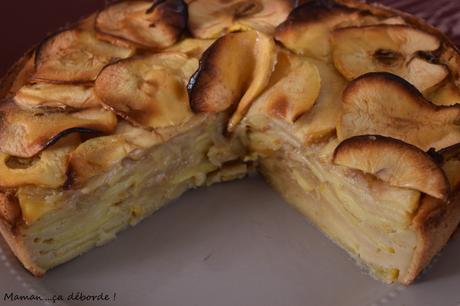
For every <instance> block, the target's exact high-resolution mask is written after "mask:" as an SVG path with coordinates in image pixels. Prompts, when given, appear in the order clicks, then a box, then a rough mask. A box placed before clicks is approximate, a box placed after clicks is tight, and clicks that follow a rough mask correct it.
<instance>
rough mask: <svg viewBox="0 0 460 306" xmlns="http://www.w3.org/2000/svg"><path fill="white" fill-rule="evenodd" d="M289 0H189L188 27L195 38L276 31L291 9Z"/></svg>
mask: <svg viewBox="0 0 460 306" xmlns="http://www.w3.org/2000/svg"><path fill="white" fill-rule="evenodd" d="M293 2H294V1H290V0H230V1H219V0H212V1H209V0H189V1H188V12H189V29H190V32H191V33H192V34H193V36H195V37H199V38H218V37H220V36H222V35H224V34H226V33H228V32H235V31H241V30H243V31H246V30H250V29H252V30H257V31H260V32H264V33H266V34H269V35H270V34H273V32H274V30H275V27H276V26H277V25H279V24H280V23H281V22H283V21H284V20H285V19H286V17H287V16H288V14H289V12H290V11H291V10H292V8H293V7H294V6H293Z"/></svg>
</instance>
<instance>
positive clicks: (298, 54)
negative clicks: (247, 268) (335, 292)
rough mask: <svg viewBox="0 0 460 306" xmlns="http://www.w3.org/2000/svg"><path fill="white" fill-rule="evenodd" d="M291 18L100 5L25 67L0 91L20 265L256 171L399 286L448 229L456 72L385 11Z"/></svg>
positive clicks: (220, 8) (185, 7) (447, 56)
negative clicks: (195, 191) (193, 192)
mask: <svg viewBox="0 0 460 306" xmlns="http://www.w3.org/2000/svg"><path fill="white" fill-rule="evenodd" d="M296 2H297V1H292V2H291V1H287V0H276V1H262V0H253V1H242V0H235V1H227V2H223V1H218V0H215V1H200V0H196V1H176V0H166V1H119V2H117V3H115V4H112V5H109V6H107V7H106V8H105V9H103V10H101V11H100V12H97V13H95V14H93V15H92V16H90V17H88V18H87V19H85V20H83V21H82V22H79V23H78V24H76V25H75V26H72V27H70V28H68V29H65V30H63V31H61V32H59V33H57V34H55V35H53V36H51V37H49V38H47V39H45V40H44V42H42V43H41V44H40V45H39V46H38V47H36V48H34V49H33V51H32V52H29V53H27V54H26V55H25V56H24V58H23V59H21V60H20V61H19V62H18V63H17V64H16V65H15V66H14V67H13V68H12V70H11V72H10V73H9V74H7V76H6V78H5V79H4V80H3V82H2V83H1V86H0V93H1V104H0V232H1V233H2V235H3V237H4V238H5V240H6V241H7V242H8V245H9V246H10V248H11V249H12V251H13V253H14V254H15V255H16V256H17V258H18V259H19V260H20V262H21V263H22V264H23V265H24V267H25V268H26V269H28V270H29V271H30V272H32V273H33V274H34V275H36V276H42V275H43V274H45V273H46V271H48V270H49V269H51V268H53V267H55V266H57V265H60V264H62V263H65V262H67V261H69V260H71V259H72V258H75V257H77V256H78V255H80V254H82V253H84V252H86V251H88V250H90V249H91V248H93V247H95V246H100V245H102V244H104V243H106V242H108V241H110V240H112V239H113V238H115V237H116V235H117V233H118V232H120V231H121V230H123V229H124V228H126V227H128V226H130V225H135V224H137V223H138V222H140V221H141V220H142V219H144V218H145V217H147V216H149V215H151V214H152V213H154V212H155V211H157V210H159V209H160V208H162V207H164V206H165V205H167V204H168V203H169V202H170V201H171V200H173V199H175V198H177V197H178V196H180V195H181V194H183V193H184V192H185V191H187V190H189V189H191V188H197V187H201V186H206V185H211V184H214V183H218V182H223V181H228V180H233V179H237V178H242V177H244V176H245V175H246V174H247V173H248V171H250V170H251V169H256V170H258V171H259V172H260V173H261V174H262V176H264V177H265V178H266V180H267V181H268V183H269V184H270V185H272V186H273V187H274V188H275V189H276V190H278V191H279V193H280V194H281V195H282V196H283V197H284V198H285V199H286V201H287V202H288V203H289V204H291V205H292V206H294V207H295V208H296V209H297V210H298V211H299V212H300V213H302V214H303V215H305V217H306V218H307V219H308V220H309V221H310V222H311V223H313V224H314V225H315V226H316V227H318V228H319V229H320V230H321V231H323V232H324V233H325V234H326V235H327V236H328V237H329V238H330V239H331V240H333V241H334V242H335V243H337V244H338V245H339V246H340V247H342V248H343V249H345V250H346V251H347V252H349V253H350V255H351V256H352V257H353V258H355V259H356V261H357V262H358V263H359V264H360V265H361V266H362V267H364V268H365V269H366V270H367V271H369V273H370V274H371V275H373V276H374V277H376V278H378V279H380V280H382V281H384V282H388V283H391V282H400V283H404V284H410V283H412V282H413V281H414V280H415V278H416V277H417V276H418V275H419V274H420V272H421V271H422V270H423V268H424V267H425V266H426V265H427V264H428V263H429V262H430V260H431V259H432V258H433V256H434V255H435V254H436V253H437V252H438V251H439V250H440V249H441V248H442V247H443V246H444V245H445V244H446V243H447V241H448V240H449V238H450V236H451V235H452V233H453V232H454V230H455V229H456V228H457V226H458V224H459V222H460V195H459V194H460V193H459V188H460V175H459V173H460V146H459V143H460V106H459V104H457V102H460V101H459V99H458V97H460V94H459V92H460V89H459V88H460V87H459V84H460V81H459V73H460V68H459V67H460V66H459V64H458V63H460V54H459V52H458V50H457V49H456V47H455V46H454V45H453V44H452V43H451V42H450V41H449V39H448V38H446V37H445V36H444V35H443V34H441V33H440V32H439V31H437V30H436V29H434V28H432V27H431V26H429V25H427V24H426V23H424V22H422V21H420V20H418V19H416V18H415V17H412V16H410V15H407V14H405V13H402V12H398V11H394V10H391V9H387V8H384V7H381V6H372V5H367V4H364V3H361V2H358V1H353V0H336V1H334V0H311V1H301V2H302V4H297V3H296ZM305 260H308V258H305Z"/></svg>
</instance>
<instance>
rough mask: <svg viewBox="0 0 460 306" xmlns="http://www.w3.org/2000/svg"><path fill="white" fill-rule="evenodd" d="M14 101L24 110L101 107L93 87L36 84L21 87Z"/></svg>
mask: <svg viewBox="0 0 460 306" xmlns="http://www.w3.org/2000/svg"><path fill="white" fill-rule="evenodd" d="M14 101H15V102H16V104H18V105H19V106H20V107H21V108H23V109H28V110H32V111H33V110H37V109H41V108H51V109H53V108H59V109H67V108H70V109H84V108H93V107H97V106H99V105H100V102H99V100H98V99H97V98H96V97H95V95H94V93H93V88H92V87H91V86H85V85H70V84H50V83H35V84H29V85H25V86H23V87H21V88H20V89H19V90H18V91H17V92H16V95H15V96H14Z"/></svg>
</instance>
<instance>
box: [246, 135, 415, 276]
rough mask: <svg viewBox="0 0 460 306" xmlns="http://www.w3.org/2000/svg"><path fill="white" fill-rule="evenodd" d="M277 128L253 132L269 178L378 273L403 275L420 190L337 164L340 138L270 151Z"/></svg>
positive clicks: (412, 243) (412, 245)
mask: <svg viewBox="0 0 460 306" xmlns="http://www.w3.org/2000/svg"><path fill="white" fill-rule="evenodd" d="M276 133H277V132H273V133H270V132H268V133H267V132H264V133H258V132H252V133H251V134H250V135H249V139H250V140H251V143H252V144H253V147H252V149H253V150H255V151H256V152H258V151H260V152H262V156H263V157H262V158H261V160H260V168H261V169H260V170H261V173H262V174H263V175H264V176H265V177H266V178H267V180H268V181H269V183H271V184H272V185H273V186H274V187H275V189H277V190H278V191H279V192H280V193H281V195H283V197H284V198H286V200H287V201H288V203H290V204H292V205H293V206H294V207H295V208H297V209H298V210H299V211H300V212H301V213H302V214H304V215H305V216H306V217H307V218H308V219H309V220H310V221H311V222H312V223H313V224H315V225H316V226H317V227H318V228H320V229H321V230H322V231H323V232H325V233H326V235H328V236H329V237H330V238H331V239H332V240H333V241H335V242H336V243H337V244H339V245H340V246H341V247H343V248H344V249H345V250H347V251H348V252H349V253H350V254H351V255H352V256H353V257H354V258H355V259H356V260H357V261H358V263H360V264H364V265H365V266H367V267H368V269H369V271H370V272H371V274H372V275H373V276H374V277H376V278H378V279H381V280H383V281H385V282H394V281H397V280H402V279H403V277H404V276H405V275H406V274H407V273H408V270H409V267H410V264H411V260H412V257H413V254H414V250H415V248H416V232H415V231H414V229H413V228H412V227H411V221H412V218H413V216H414V214H415V213H416V211H417V209H418V207H419V201H420V192H418V191H415V190H410V189H405V188H398V187H392V186H390V185H388V184H386V183H384V182H383V181H380V180H379V179H377V178H375V177H373V176H370V175H366V174H364V173H362V172H359V171H356V170H352V169H348V168H346V167H340V166H335V165H333V164H332V162H331V160H332V155H333V152H334V148H335V147H336V146H337V144H338V141H337V140H335V139H334V140H331V141H330V142H328V143H322V144H317V145H313V146H310V147H308V150H307V149H305V150H302V149H299V148H297V149H295V148H290V145H288V144H287V143H285V144H283V145H282V146H281V147H278V148H275V150H276V151H272V152H271V153H268V154H267V152H269V151H270V149H269V148H270V147H272V144H273V143H274V142H276V141H275V140H274V138H276V137H277V135H276ZM278 136H279V135H278ZM272 148H273V147H272Z"/></svg>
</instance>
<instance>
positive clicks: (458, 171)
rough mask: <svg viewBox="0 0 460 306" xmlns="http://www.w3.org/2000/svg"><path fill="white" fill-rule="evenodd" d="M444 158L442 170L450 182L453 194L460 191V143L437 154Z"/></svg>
mask: <svg viewBox="0 0 460 306" xmlns="http://www.w3.org/2000/svg"><path fill="white" fill-rule="evenodd" d="M437 155H438V156H441V157H442V169H443V170H444V173H445V174H446V176H447V179H448V180H449V183H450V186H451V190H452V192H456V191H458V190H459V189H460V143H457V144H455V145H452V146H450V147H447V148H445V149H442V150H441V151H439V152H437Z"/></svg>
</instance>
